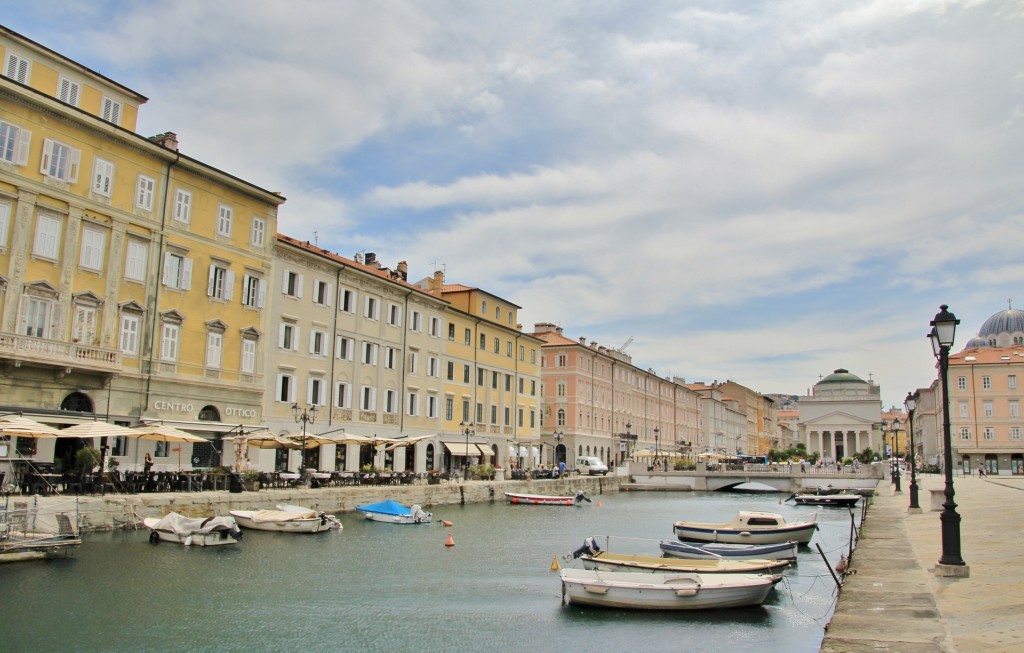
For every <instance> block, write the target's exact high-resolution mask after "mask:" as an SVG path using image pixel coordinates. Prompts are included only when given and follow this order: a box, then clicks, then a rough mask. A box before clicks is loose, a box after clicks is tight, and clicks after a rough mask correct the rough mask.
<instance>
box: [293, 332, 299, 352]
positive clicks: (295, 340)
mask: <svg viewBox="0 0 1024 653" xmlns="http://www.w3.org/2000/svg"><path fill="white" fill-rule="evenodd" d="M292 333H293V334H294V335H293V336H292V351H299V327H297V326H296V327H292Z"/></svg>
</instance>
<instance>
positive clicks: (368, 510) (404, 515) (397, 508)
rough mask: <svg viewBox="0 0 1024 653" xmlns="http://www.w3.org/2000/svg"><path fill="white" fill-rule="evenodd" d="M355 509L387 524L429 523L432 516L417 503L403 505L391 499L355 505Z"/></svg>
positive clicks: (367, 516) (370, 518)
mask: <svg viewBox="0 0 1024 653" xmlns="http://www.w3.org/2000/svg"><path fill="white" fill-rule="evenodd" d="M356 510H358V511H360V512H361V513H363V514H364V515H366V518H367V519H369V520H372V521H379V522H384V523H387V524H429V523H430V520H431V518H432V517H433V515H431V514H430V513H429V512H424V511H423V509H422V508H420V507H419V506H417V505H414V506H412V507H409V506H403V505H402V504H400V503H398V502H397V501H392V500H391V499H388V500H387V501H381V502H379V503H371V504H367V505H365V506H356Z"/></svg>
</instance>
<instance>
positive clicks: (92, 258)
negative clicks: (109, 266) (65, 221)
mask: <svg viewBox="0 0 1024 653" xmlns="http://www.w3.org/2000/svg"><path fill="white" fill-rule="evenodd" d="M106 240H107V238H106V234H104V233H103V232H102V231H100V230H99V229H92V228H89V227H85V228H83V229H82V253H81V256H80V257H79V260H78V265H80V266H81V267H83V268H85V269H87V270H95V271H97V272H99V271H101V270H103V253H104V252H105V251H106Z"/></svg>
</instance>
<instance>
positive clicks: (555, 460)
mask: <svg viewBox="0 0 1024 653" xmlns="http://www.w3.org/2000/svg"><path fill="white" fill-rule="evenodd" d="M552 435H553V437H554V438H555V447H554V453H553V454H552V455H551V466H552V467H558V447H560V446H561V445H562V440H563V439H564V438H565V433H563V432H561V431H555V432H554V433H553V434H552Z"/></svg>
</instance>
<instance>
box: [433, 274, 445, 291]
mask: <svg viewBox="0 0 1024 653" xmlns="http://www.w3.org/2000/svg"><path fill="white" fill-rule="evenodd" d="M443 289H444V270H434V283H433V285H432V287H431V290H436V291H438V292H441V290H443Z"/></svg>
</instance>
